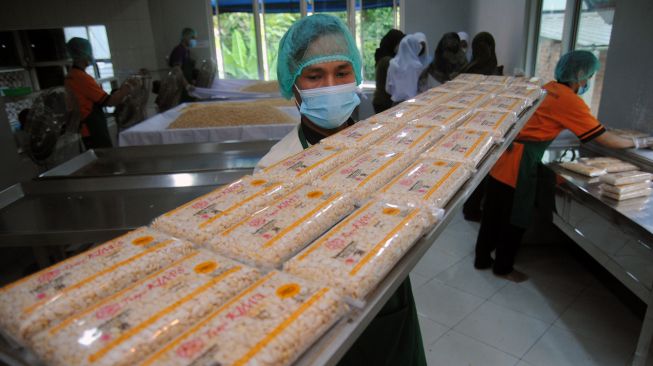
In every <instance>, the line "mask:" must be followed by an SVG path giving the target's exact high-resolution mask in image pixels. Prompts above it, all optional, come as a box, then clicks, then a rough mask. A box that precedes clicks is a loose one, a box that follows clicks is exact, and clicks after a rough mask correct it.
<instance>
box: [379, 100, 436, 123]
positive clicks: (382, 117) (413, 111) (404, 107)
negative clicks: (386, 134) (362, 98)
mask: <svg viewBox="0 0 653 366" xmlns="http://www.w3.org/2000/svg"><path fill="white" fill-rule="evenodd" d="M422 110H423V108H422V106H420V105H414V104H409V103H400V104H397V105H396V106H394V107H392V108H390V109H388V110H386V111H383V112H381V113H378V114H375V115H374V116H372V117H370V118H369V120H372V121H377V122H381V123H402V122H409V121H411V120H413V119H415V118H417V117H419V114H420V113H421V111H422Z"/></svg>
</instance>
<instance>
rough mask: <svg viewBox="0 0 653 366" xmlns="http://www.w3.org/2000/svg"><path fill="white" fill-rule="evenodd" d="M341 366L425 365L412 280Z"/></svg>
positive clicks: (302, 139) (303, 139)
mask: <svg viewBox="0 0 653 366" xmlns="http://www.w3.org/2000/svg"><path fill="white" fill-rule="evenodd" d="M297 130H298V132H297V134H298V135H299V141H300V142H301V144H302V147H303V148H304V149H307V148H308V147H309V145H308V141H307V140H306V136H305V135H304V131H303V129H302V126H301V125H300V126H299V127H298V128H297ZM338 365H341V366H344V365H352V366H360V365H374V366H381V365H388V366H390V365H392V366H394V365H402V366H404V365H406V366H426V356H425V354H424V345H423V343H422V333H421V332H420V329H419V321H418V319H417V309H416V308H415V298H414V297H413V290H412V287H411V285H410V278H406V280H405V281H404V282H403V283H402V284H401V285H400V286H399V288H398V289H397V291H395V293H394V294H393V295H392V296H391V297H390V299H389V300H388V302H386V304H385V305H384V306H383V308H382V309H381V311H380V312H379V313H378V314H377V315H376V317H374V319H372V322H371V323H370V324H369V325H368V326H367V328H366V329H365V330H364V331H363V333H362V334H361V335H360V337H358V339H357V340H356V343H354V344H353V345H352V346H351V348H350V349H349V351H347V353H346V354H345V355H344V356H343V358H342V359H341V360H340V362H339V363H338Z"/></svg>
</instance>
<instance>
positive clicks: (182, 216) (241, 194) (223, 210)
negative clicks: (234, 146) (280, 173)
mask: <svg viewBox="0 0 653 366" xmlns="http://www.w3.org/2000/svg"><path fill="white" fill-rule="evenodd" d="M287 190H288V189H287V185H284V184H282V183H279V182H274V181H270V180H268V179H266V178H264V177H256V178H254V177H251V176H245V177H243V178H241V179H238V180H237V181H235V182H233V183H231V184H229V185H226V186H224V187H221V188H218V189H216V190H214V191H212V192H209V193H207V194H205V195H204V196H201V197H199V198H196V199H194V200H192V201H190V202H188V203H186V204H185V205H183V206H180V207H178V208H176V209H174V210H172V211H170V212H168V213H166V214H163V215H162V216H160V217H159V218H157V219H155V220H154V222H153V223H152V226H153V227H155V228H156V229H159V230H162V231H165V232H167V233H169V234H171V235H175V236H178V237H182V238H187V239H190V240H191V241H194V242H196V243H206V242H207V241H208V240H209V239H210V238H212V237H213V236H214V235H215V233H216V232H219V231H222V230H224V229H226V228H227V227H229V226H230V225H232V224H234V223H236V222H237V221H239V220H242V218H243V217H245V216H246V215H249V214H251V213H252V212H254V211H256V210H257V209H259V208H261V207H263V206H265V205H266V204H267V203H269V202H271V201H273V200H275V199H277V198H279V197H281V195H282V194H283V193H285V192H287Z"/></svg>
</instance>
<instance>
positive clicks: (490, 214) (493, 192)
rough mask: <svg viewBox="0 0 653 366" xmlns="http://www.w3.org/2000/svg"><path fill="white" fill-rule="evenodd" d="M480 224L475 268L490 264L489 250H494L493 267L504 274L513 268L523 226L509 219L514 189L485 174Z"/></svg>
mask: <svg viewBox="0 0 653 366" xmlns="http://www.w3.org/2000/svg"><path fill="white" fill-rule="evenodd" d="M486 180H487V183H486V191H485V203H484V205H483V218H482V219H481V228H480V230H479V232H478V239H476V258H475V260H474V265H475V266H476V267H477V268H488V267H490V266H492V258H491V257H490V253H492V251H496V252H495V259H494V265H493V267H492V271H493V272H494V273H496V274H499V275H503V274H508V273H510V272H512V271H513V264H514V263H515V255H516V254H517V250H518V248H519V245H520V244H521V239H522V236H523V235H524V231H525V230H524V229H522V228H520V227H517V226H515V225H512V224H511V223H510V215H511V212H512V202H513V197H514V195H515V189H514V188H512V187H511V186H509V185H506V184H503V183H501V182H499V181H498V180H496V179H494V178H492V177H491V176H488V177H487V178H486Z"/></svg>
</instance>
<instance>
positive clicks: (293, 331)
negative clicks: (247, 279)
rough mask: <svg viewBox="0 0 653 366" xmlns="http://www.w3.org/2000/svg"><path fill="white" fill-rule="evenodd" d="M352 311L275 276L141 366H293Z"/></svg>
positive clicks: (324, 291) (321, 292)
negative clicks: (338, 321)
mask: <svg viewBox="0 0 653 366" xmlns="http://www.w3.org/2000/svg"><path fill="white" fill-rule="evenodd" d="M346 311H347V306H346V304H344V303H343V302H342V301H341V300H340V298H339V297H338V296H337V294H336V293H335V291H334V290H332V289H330V288H328V287H322V286H319V285H315V284H313V283H310V282H308V281H305V280H303V279H300V278H296V277H294V276H290V275H288V274H285V273H281V272H276V271H273V272H270V273H269V274H267V275H266V276H265V277H263V278H261V279H260V280H258V281H257V282H255V283H254V284H253V285H251V286H250V287H248V288H247V289H245V290H244V291H242V292H240V293H239V294H238V295H236V296H235V297H234V298H232V299H231V300H230V301H229V302H227V303H226V304H225V305H223V306H221V307H219V308H217V309H215V310H214V311H213V312H212V313H210V314H209V315H208V316H206V317H205V318H203V319H202V320H200V321H199V322H198V323H197V324H195V325H194V326H193V327H192V328H190V329H189V330H188V331H186V332H184V333H183V334H181V335H179V337H177V338H176V339H174V340H172V341H171V342H170V343H168V344H167V345H165V346H164V347H163V348H161V349H160V350H159V351H157V352H156V353H154V354H153V355H152V356H151V357H149V358H147V359H146V360H145V361H143V362H142V363H140V365H141V366H152V365H157V366H165V365H175V366H186V365H279V366H283V365H290V364H291V363H293V362H294V361H296V360H297V358H298V357H299V356H300V355H301V354H302V353H303V352H304V351H306V349H308V347H309V346H310V345H311V344H313V343H314V342H315V341H316V340H317V339H318V338H319V337H320V336H322V334H324V333H325V332H326V331H327V330H328V329H329V328H330V327H331V326H333V324H334V323H335V322H336V321H337V320H339V319H340V318H341V317H342V316H343V315H344V314H345V313H346Z"/></svg>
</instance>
